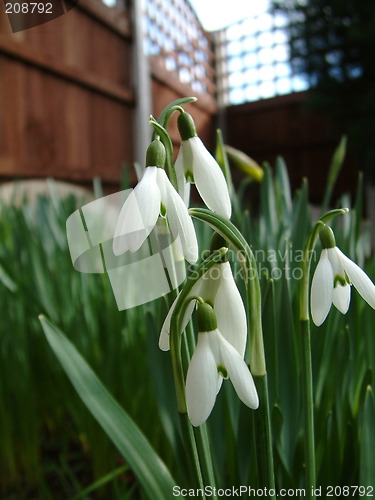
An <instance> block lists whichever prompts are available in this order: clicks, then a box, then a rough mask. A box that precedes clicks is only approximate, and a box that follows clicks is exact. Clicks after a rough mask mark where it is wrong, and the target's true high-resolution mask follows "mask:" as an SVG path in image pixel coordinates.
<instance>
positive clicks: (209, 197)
mask: <svg viewBox="0 0 375 500" xmlns="http://www.w3.org/2000/svg"><path fill="white" fill-rule="evenodd" d="M177 124H178V129H179V132H180V135H181V139H182V143H181V148H180V151H179V153H178V155H177V159H176V163H175V169H176V175H177V182H178V190H179V193H180V194H181V196H182V198H183V199H184V201H185V203H186V204H188V200H189V189H190V187H189V184H188V183H189V182H194V183H195V185H196V187H197V190H198V192H199V194H200V196H201V198H202V200H203V201H204V203H205V204H206V205H207V207H208V208H209V209H210V210H212V211H213V212H216V213H218V214H219V215H222V216H223V217H225V218H226V219H230V216H231V212H232V208H231V203H230V198H229V191H228V186H227V183H226V180H225V177H224V174H223V172H222V170H221V168H220V166H219V164H218V163H217V162H216V160H215V159H214V157H213V156H212V155H211V154H210V153H209V152H208V151H207V149H206V148H205V146H204V144H203V143H202V141H201V140H200V139H199V137H198V136H197V132H196V129H195V125H194V121H193V119H192V117H191V115H189V113H186V112H183V113H181V114H180V115H179V117H178V121H177Z"/></svg>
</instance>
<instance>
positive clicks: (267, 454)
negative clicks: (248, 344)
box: [254, 374, 276, 499]
mask: <svg viewBox="0 0 375 500" xmlns="http://www.w3.org/2000/svg"><path fill="white" fill-rule="evenodd" d="M254 382H255V386H256V388H257V391H258V396H259V401H260V404H259V408H258V409H257V411H255V412H254V428H255V434H256V436H255V438H256V441H257V446H256V455H257V464H258V480H259V487H261V488H264V487H265V486H266V487H267V488H268V490H275V479H274V472H273V457H272V432H271V418H270V408H269V398H268V383H267V374H265V375H261V376H257V375H255V376H254ZM270 498H273V499H275V498H276V497H275V496H270Z"/></svg>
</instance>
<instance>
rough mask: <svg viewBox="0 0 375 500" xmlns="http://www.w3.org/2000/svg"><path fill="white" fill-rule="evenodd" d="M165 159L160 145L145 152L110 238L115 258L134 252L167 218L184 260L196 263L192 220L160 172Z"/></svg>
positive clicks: (168, 181) (154, 142) (163, 173)
mask: <svg viewBox="0 0 375 500" xmlns="http://www.w3.org/2000/svg"><path fill="white" fill-rule="evenodd" d="M165 156H166V154H165V148H164V145H163V144H162V143H161V142H160V141H153V142H152V143H151V144H150V146H149V148H148V150H147V156H146V165H147V166H146V168H145V170H144V173H143V176H142V178H141V180H140V181H139V183H138V184H137V185H136V187H135V188H134V190H133V191H132V192H131V194H130V195H129V197H128V198H127V200H126V201H125V203H124V205H123V207H122V209H121V212H120V215H119V217H118V220H117V225H116V229H115V235H114V239H113V252H114V254H115V255H121V254H122V253H124V252H126V251H127V250H130V251H131V252H136V251H137V250H138V249H139V248H140V247H141V246H142V244H143V243H144V242H145V240H146V238H147V236H148V235H149V234H150V233H151V231H152V230H153V229H154V227H155V225H156V223H157V220H158V218H159V217H160V216H161V217H165V218H166V219H167V221H168V225H169V228H170V230H171V233H172V235H173V237H174V238H177V236H179V238H180V241H181V245H182V249H183V253H184V256H185V258H186V260H188V261H189V262H190V263H194V262H196V261H197V259H198V243H197V238H196V234H195V229H194V225H193V221H192V220H191V217H190V216H189V214H188V210H187V208H186V205H185V203H184V202H183V200H182V198H181V197H180V195H179V194H178V193H177V191H176V190H175V188H174V187H173V185H172V184H171V182H170V180H169V179H168V177H167V174H166V173H165V171H164V168H163V167H164V164H165Z"/></svg>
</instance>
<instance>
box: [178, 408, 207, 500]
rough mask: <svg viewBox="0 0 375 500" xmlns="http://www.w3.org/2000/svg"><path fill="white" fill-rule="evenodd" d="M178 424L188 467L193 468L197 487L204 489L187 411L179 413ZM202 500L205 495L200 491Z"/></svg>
mask: <svg viewBox="0 0 375 500" xmlns="http://www.w3.org/2000/svg"><path fill="white" fill-rule="evenodd" d="M179 417H180V425H181V429H182V437H183V441H184V444H185V452H186V453H187V460H188V464H189V467H192V468H193V469H194V476H195V478H196V481H197V486H198V488H199V489H202V492H203V491H204V486H205V485H204V481H203V475H202V470H201V465H200V461H199V455H198V448H197V444H196V441H195V436H194V431H193V428H192V425H191V424H190V421H189V418H188V416H187V413H179ZM201 498H202V500H205V498H206V497H205V495H204V493H202V495H201Z"/></svg>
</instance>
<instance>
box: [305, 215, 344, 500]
mask: <svg viewBox="0 0 375 500" xmlns="http://www.w3.org/2000/svg"><path fill="white" fill-rule="evenodd" d="M347 211H348V209H346V208H342V209H337V210H331V211H330V212H327V213H326V214H325V215H323V216H322V217H321V218H320V220H318V221H317V222H316V224H315V225H314V226H313V228H312V230H311V231H310V234H309V237H308V239H307V243H306V246H305V248H304V254H303V262H302V271H303V278H302V282H301V290H300V323H301V335H302V342H301V350H302V351H301V358H302V384H303V416H304V429H305V443H306V447H305V460H306V487H307V488H306V489H307V498H310V499H314V498H315V496H314V495H313V492H312V488H313V487H315V484H316V464H315V433H314V393H313V376H312V362H311V336H310V311H309V290H310V263H311V256H312V253H313V251H314V248H315V245H316V242H317V240H318V236H319V231H320V230H321V229H322V227H323V226H324V224H325V222H328V220H330V219H332V218H333V217H336V216H337V215H343V214H345V213H346V212H347Z"/></svg>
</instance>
